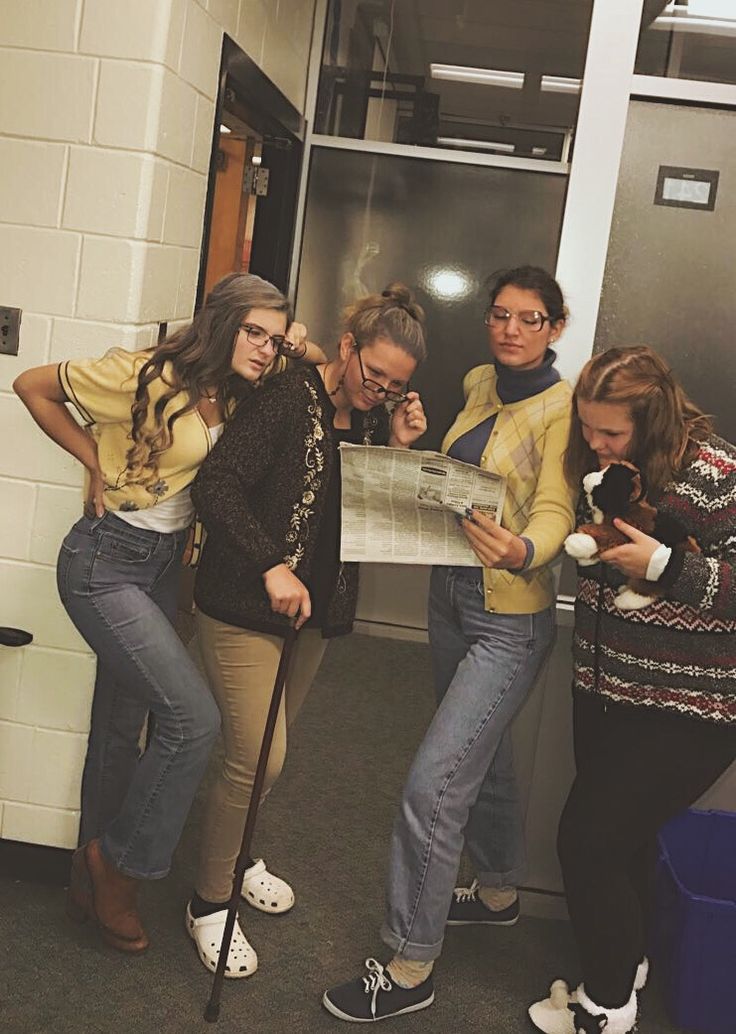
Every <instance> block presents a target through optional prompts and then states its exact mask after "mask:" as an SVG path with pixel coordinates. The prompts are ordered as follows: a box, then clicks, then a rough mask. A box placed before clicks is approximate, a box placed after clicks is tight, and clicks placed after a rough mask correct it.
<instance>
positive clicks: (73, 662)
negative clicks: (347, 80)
mask: <svg viewBox="0 0 736 1034" xmlns="http://www.w3.org/2000/svg"><path fill="white" fill-rule="evenodd" d="M314 6H315V5H314V0H275V2H273V0H272V2H266V0H156V2H155V3H151V2H150V0H126V3H124V4H121V3H119V2H118V0H84V2H82V0H54V3H53V4H48V3H47V2H45V0H23V2H22V3H16V4H6V5H4V6H3V17H2V32H0V169H1V170H2V190H0V285H1V286H0V303H2V304H5V305H12V306H16V307H19V308H21V309H22V310H23V322H22V329H21V346H20V353H19V355H18V357H17V358H14V357H9V356H2V355H0V441H2V442H3V449H2V451H0V526H1V527H2V529H3V534H2V536H1V537H0V586H2V591H1V592H0V624H2V625H16V626H20V627H23V628H27V629H29V630H30V631H32V632H33V634H34V642H33V644H32V645H31V646H29V647H26V648H24V649H22V650H9V649H6V650H2V651H1V652H0V836H2V837H4V838H8V839H13V840H25V841H29V842H33V843H45V844H51V845H55V846H61V847H71V846H73V845H74V843H75V842H76V835H77V825H78V811H77V808H78V797H79V779H80V773H81V769H82V763H83V760H84V750H85V744H86V732H87V729H88V725H89V708H90V702H91V695H92V686H93V681H94V670H95V669H94V658H93V656H92V655H91V654H90V653H89V651H88V650H87V648H86V645H85V644H84V642H83V641H82V640H81V639H80V637H79V636H78V635H77V633H76V631H75V630H74V628H73V626H72V625H71V623H70V622H69V620H68V619H67V617H66V615H65V613H64V611H63V609H62V607H61V605H60V603H59V602H58V599H57V595H56V586H55V570H54V566H55V561H56V554H57V551H58V546H59V542H60V541H61V539H62V537H63V536H64V534H65V532H66V531H67V529H68V528H69V526H70V524H71V523H72V522H73V520H74V519H75V518H76V516H77V515H78V513H79V512H80V508H81V484H82V473H81V469H80V468H79V466H78V465H77V464H76V462H75V461H74V460H72V459H71V458H70V457H67V456H66V455H65V454H64V453H62V452H61V451H60V450H59V449H58V448H56V447H55V446H54V445H53V444H52V443H51V442H49V441H48V440H47V439H45V437H44V436H43V435H42V434H41V433H40V432H39V431H38V429H37V428H36V427H35V425H34V424H33V422H32V421H31V419H30V418H29V417H28V415H27V414H26V411H25V409H24V407H23V406H22V405H21V403H20V401H19V400H18V399H16V397H15V396H14V395H13V394H12V391H11V384H12V381H13V379H14V377H15V376H16V375H17V374H18V373H19V372H20V371H21V370H24V369H26V368H27V367H29V366H35V365H38V364H41V363H45V362H57V361H59V360H61V359H63V358H68V357H74V356H83V355H94V354H99V353H102V352H104V351H105V350H106V349H107V348H109V347H110V346H112V345H122V346H123V347H125V348H134V349H137V348H145V347H148V346H150V345H151V344H153V343H154V342H155V340H156V336H157V333H158V324H159V322H160V321H163V320H166V321H167V322H169V324H170V325H171V324H172V323H173V324H176V323H177V322H181V321H185V320H187V319H188V318H189V317H190V316H191V312H192V306H193V302H194V292H195V286H196V281H197V275H198V268H199V247H200V243H201V234H202V218H203V211H204V202H205V193H206V176H207V166H208V162H209V154H210V146H211V139H212V128H213V118H214V100H215V94H216V90H217V73H218V68H219V59H220V48H221V42H222V33H223V30H224V31H225V32H227V33H228V34H229V35H231V36H232V37H233V38H234V39H236V41H237V42H238V43H239V44H240V46H242V47H243V49H244V50H246V52H247V53H248V54H249V55H250V56H251V57H252V58H253V59H254V60H255V61H256V62H257V63H258V64H259V65H260V66H261V67H262V68H263V69H264V71H265V72H266V74H267V75H269V77H270V78H271V79H272V80H273V81H274V82H275V83H276V85H278V86H279V88H280V89H281V90H282V91H283V92H284V93H285V94H286V95H287V96H288V97H289V99H290V100H291V101H292V103H293V104H294V105H295V106H296V107H298V108H299V109H300V110H302V108H303V104H304V94H305V86H306V72H307V63H308V56H309V47H310V42H311V32H312V21H313V16H314Z"/></svg>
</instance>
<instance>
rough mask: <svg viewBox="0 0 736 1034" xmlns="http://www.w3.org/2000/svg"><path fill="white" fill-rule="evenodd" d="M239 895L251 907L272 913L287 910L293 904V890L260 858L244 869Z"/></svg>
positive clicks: (276, 913) (275, 913)
mask: <svg viewBox="0 0 736 1034" xmlns="http://www.w3.org/2000/svg"><path fill="white" fill-rule="evenodd" d="M240 895H241V897H242V898H243V900H244V901H247V902H248V904H249V905H252V906H253V908H257V909H258V910H259V911H260V912H270V913H271V914H272V915H278V913H279V912H288V911H289V909H290V908H292V906H293V905H294V891H293V890H292V889H291V887H290V886H289V884H288V883H287V882H286V881H285V880H282V879H281V877H280V876H274V875H273V873H270V872H269V871H268V869H267V868H266V863H265V862H264V861H263V859H262V858H259V859H257V861H255V862H254V863H253V865H251V867H250V869H246V870H245V873H244V875H243V886H242V887H241V890H240Z"/></svg>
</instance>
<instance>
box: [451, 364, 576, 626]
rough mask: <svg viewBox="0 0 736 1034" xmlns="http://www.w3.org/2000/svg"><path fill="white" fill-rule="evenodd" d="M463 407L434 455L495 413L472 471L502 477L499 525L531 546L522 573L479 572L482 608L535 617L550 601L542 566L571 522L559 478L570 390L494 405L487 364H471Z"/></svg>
mask: <svg viewBox="0 0 736 1034" xmlns="http://www.w3.org/2000/svg"><path fill="white" fill-rule="evenodd" d="M463 390H464V392H465V407H464V409H462V410H461V411H460V413H458V415H457V417H456V419H455V422H454V424H453V425H452V427H451V428H450V430H449V431H448V432H447V434H446V435H445V438H444V440H443V442H442V451H443V452H447V451H448V450H449V448H450V446H451V445H452V444H453V442H456V441H457V439H458V438H460V437H461V436H462V435H464V434H465V433H466V432H467V431H470V430H472V428H473V427H476V426H477V425H478V424H480V423H482V422H483V421H484V420H487V419H488V417H490V416H493V414H494V413H495V414H497V416H496V422H495V424H494V425H493V430H492V431H491V434H490V437H489V439H488V443H487V444H486V446H485V448H484V450H483V455H482V457H481V461H480V465H481V467H483V468H484V469H485V470H492V471H494V472H495V473H497V474H503V476H504V477H505V478H506V479H507V484H506V501H505V503H504V508H503V516H502V520H501V524H502V525H503V527H504V528H506V529H508V531H511V532H513V533H514V534H515V535H524V536H525V537H526V538H528V539H530V540H531V542H532V543H533V545H534V557H533V559H532V561H531V564H530V565H529V567H528V568H527V569H526V570H524V571H520V572H517V573H516V574H512V573H511V572H510V571H500V570H493V569H492V568H487V567H486V568H484V569H483V582H484V587H485V609H486V610H488V611H497V612H498V613H499V614H535V613H537V611H540V610H544V608H545V607H547V606H549V604H550V603H551V602H552V601H553V599H554V580H553V577H552V572H551V571H550V566H549V565H550V562H551V561H552V560H554V558H555V557H556V556H557V555H558V553H559V552H560V550H561V548H562V543H563V541H564V539H565V537H566V536H567V535H568V534H569V533H570V532H571V531H572V529H573V527H574V522H575V498H574V492H572V491H571V490H570V489H569V488H568V486H567V482H566V481H565V477H564V474H563V472H562V455H563V453H564V451H565V446H566V445H567V437H568V432H569V428H570V413H571V398H572V390H571V388H570V385H569V384H568V383H567V382H566V381H558V382H557V384H553V385H552V387H550V388H547V389H546V390H545V391H542V392H540V393H539V394H538V395H533V396H532V397H531V398H528V399H523V400H522V401H521V402H510V403H507V404H506V405H504V404H503V402H501V400H500V398H499V397H498V392H497V390H496V371H495V369H494V367H493V366H476V367H475V368H474V369H473V370H471V371H470V372H469V373H468V374H467V375H466V377H465V380H464V381H463Z"/></svg>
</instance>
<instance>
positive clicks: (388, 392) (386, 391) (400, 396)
mask: <svg viewBox="0 0 736 1034" xmlns="http://www.w3.org/2000/svg"><path fill="white" fill-rule="evenodd" d="M355 352H356V354H357V356H358V365H359V366H360V376H361V377H362V378H363V380H362V382H361V383H362V385H363V387H364V388H365V389H366V391H371V392H373V394H374V395H380V396H381V397H382V398H383V399H385V400H386V402H406V400H407V399H408V398H409V396H408V395H405V394H404V393H403V392H401V391H393V390H392V389H391V388H384V386H383V385H382V384H379V383H378V381H374V380H371V378H370V377H366V375H365V370H364V369H363V360H362V359H361V358H360V347H359V346H358V345H357V344H356V346H355Z"/></svg>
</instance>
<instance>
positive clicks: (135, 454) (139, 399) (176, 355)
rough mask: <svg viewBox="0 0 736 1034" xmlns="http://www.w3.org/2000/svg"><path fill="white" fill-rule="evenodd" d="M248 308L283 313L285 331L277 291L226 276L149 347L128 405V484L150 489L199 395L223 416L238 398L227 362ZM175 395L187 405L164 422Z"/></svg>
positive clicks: (239, 387) (246, 276)
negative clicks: (181, 323) (213, 397)
mask: <svg viewBox="0 0 736 1034" xmlns="http://www.w3.org/2000/svg"><path fill="white" fill-rule="evenodd" d="M251 309H273V310H275V311H276V312H283V313H284V314H285V315H286V320H287V327H288V325H289V323H290V322H291V318H292V311H291V305H290V303H289V301H288V299H287V298H286V297H285V296H284V295H283V294H282V293H281V291H279V290H278V288H276V287H274V286H273V284H270V283H269V282H268V281H267V280H262V279H261V277H259V276H254V275H253V274H252V273H231V274H230V275H229V276H226V277H223V279H222V280H220V281H218V283H216V284H215V286H214V287H213V288H212V290H211V291H210V293H209V294H208V295H207V298H206V300H205V303H204V306H203V307H202V308H201V309H200V310H199V312H198V313H197V314H196V315H195V317H194V319H193V320H192V322H191V323H190V324H189V325H188V326H187V327H182V329H181V330H178V331H176V332H175V333H174V334H172V335H171V336H170V337H167V338H166V340H165V341H162V342H161V344H159V345H158V346H157V347H156V348H154V350H153V352H152V354H151V358H150V359H148V361H147V362H146V363H145V364H144V365H143V366H142V368H141V371H140V373H139V375H138V387H137V389H136V393H135V401H134V402H133V405H132V407H131V417H132V430H131V439H132V441H133V444H132V445H131V447H130V448H129V449H128V452H127V456H126V459H127V472H128V477H129V479H130V480H131V481H136V482H139V483H141V484H144V485H150V484H153V483H154V482H155V481H156V480H157V478H158V465H159V458H160V456H161V454H162V453H163V452H165V451H166V450H167V449H168V448H170V447H171V443H172V441H173V430H174V424H175V423H176V421H177V420H178V419H179V418H180V417H182V416H184V414H185V413H189V412H191V410H192V409H194V408H195V406H196V405H197V404H198V403H199V401H200V399H201V398H202V396H203V395H205V394H207V393H208V392H212V391H213V390H216V391H217V392H218V394H219V396H220V398H221V399H222V401H223V404H224V406H225V410H226V412H227V409H228V407H229V406H230V405H231V403H232V402H233V401H234V400H237V399H238V398H239V397H240V396H241V395H242V393H243V391H244V384H243V381H242V378H240V377H239V376H238V375H237V374H236V373H234V372H233V370H232V367H231V362H232V355H233V349H234V347H235V339H236V337H237V334H238V330H239V328H240V325H241V324H242V322H243V320H245V319H246V317H247V316H248V313H249V312H250V311H251ZM164 367H166V370H165V372H164ZM157 379H160V380H162V381H163V382H164V384H165V385H166V389H165V391H163V393H162V394H161V396H160V398H158V399H157V401H156V403H155V405H154V406H153V408H151V399H150V392H149V387H150V385H151V384H152V383H153V382H154V381H155V380H157ZM180 392H184V393H186V395H187V396H188V398H187V401H186V402H185V403H184V405H182V406H181V407H180V408H179V409H176V410H174V412H173V413H171V414H170V415H169V416H168V417H167V418H166V420H165V421H164V410H165V409H166V406H167V405H168V403H169V402H170V401H171V399H173V398H174V397H175V396H176V395H178V394H179V393H180Z"/></svg>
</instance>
